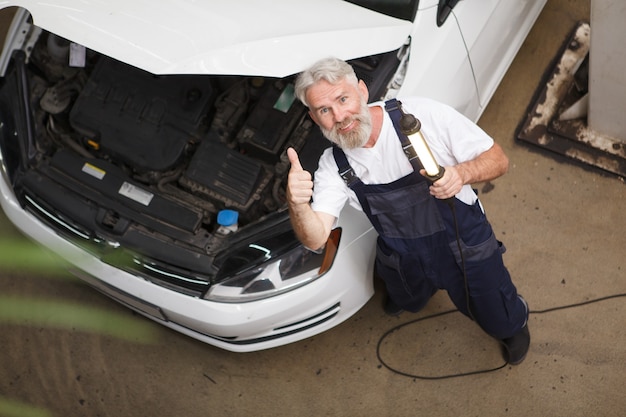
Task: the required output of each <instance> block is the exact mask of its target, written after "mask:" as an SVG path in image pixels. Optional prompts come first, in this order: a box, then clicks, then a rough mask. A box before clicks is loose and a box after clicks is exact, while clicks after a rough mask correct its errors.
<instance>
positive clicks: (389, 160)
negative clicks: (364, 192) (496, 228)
mask: <svg viewBox="0 0 626 417" xmlns="http://www.w3.org/2000/svg"><path fill="white" fill-rule="evenodd" d="M400 101H401V102H402V108H403V110H404V112H405V113H411V114H413V115H414V116H415V117H416V118H417V119H419V120H420V122H421V124H422V129H421V130H422V133H423V135H424V137H425V138H426V142H427V143H428V146H429V147H430V149H431V151H432V153H433V156H434V157H435V159H436V160H437V162H438V163H439V165H441V166H442V167H446V166H453V165H456V164H458V163H461V162H465V161H469V160H472V159H474V158H476V157H477V156H478V155H480V154H481V153H483V152H485V151H487V150H489V149H490V148H491V147H492V146H493V143H494V142H493V139H492V138H491V137H490V136H489V135H487V133H485V132H484V131H483V130H482V129H481V128H480V127H478V126H477V125H476V124H475V123H473V122H472V121H471V120H469V119H467V118H466V117H465V116H463V115H462V114H461V113H459V112H457V111H456V110H455V109H453V108H452V107H450V106H447V105H445V104H443V103H440V102H437V101H433V100H431V99H427V98H409V99H402V100H400ZM370 106H381V107H382V108H383V114H384V117H383V126H382V129H381V132H380V136H379V137H378V141H377V142H376V144H375V145H374V146H373V147H371V148H356V149H350V150H345V151H344V152H345V154H346V156H347V158H348V162H350V165H351V166H352V169H354V172H355V173H356V175H357V176H358V177H359V178H360V179H361V181H363V182H364V183H365V184H388V183H390V182H393V181H395V180H397V179H400V178H402V177H404V176H406V175H408V174H410V173H411V172H413V167H412V166H411V163H410V162H409V160H408V159H407V157H406V156H405V154H404V151H403V150H402V146H401V144H400V141H399V139H398V136H397V134H396V131H395V129H394V127H393V123H392V121H391V118H390V117H389V115H388V114H387V112H386V111H385V110H384V103H382V102H377V103H372V104H371V105H370ZM337 170H338V168H337V164H336V163H335V158H334V157H333V153H332V148H328V149H326V150H325V151H324V152H323V154H322V156H321V157H320V161H319V168H318V169H317V171H316V172H315V178H314V188H313V201H312V203H311V207H312V208H313V210H314V211H321V212H324V213H328V214H331V215H333V216H335V217H339V213H340V212H341V209H342V208H343V206H344V205H345V203H346V202H348V203H349V204H350V205H351V206H353V207H355V208H357V209H359V210H362V208H361V204H360V203H359V200H358V199H357V197H356V194H355V193H354V191H352V190H351V189H350V188H348V186H347V185H346V184H345V182H344V181H343V179H342V178H341V176H340V175H339V173H338V172H337ZM456 198H458V199H459V200H461V201H463V202H464V203H466V204H473V203H474V202H476V199H477V197H476V194H475V193H474V191H473V190H472V188H471V186H470V185H467V184H466V185H464V186H463V189H462V190H461V191H460V192H459V194H457V195H456Z"/></svg>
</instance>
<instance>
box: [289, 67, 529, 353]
mask: <svg viewBox="0 0 626 417" xmlns="http://www.w3.org/2000/svg"><path fill="white" fill-rule="evenodd" d="M295 91H296V96H297V97H298V98H299V99H300V100H301V101H302V102H303V103H304V104H305V105H306V106H307V107H308V109H309V115H310V116H311V118H312V119H313V121H314V122H315V123H316V124H317V125H318V126H319V127H320V129H321V131H322V133H323V134H324V135H325V136H326V137H327V138H328V139H329V140H330V141H331V142H332V143H333V145H334V146H332V147H330V148H328V149H326V150H325V151H324V153H323V154H322V156H321V157H320V160H319V167H318V169H317V171H316V172H315V180H314V181H313V179H312V176H311V174H310V173H309V172H307V171H305V170H304V169H303V168H302V166H301V164H300V161H299V159H298V155H297V153H296V151H295V150H294V149H293V148H290V149H288V150H287V153H288V156H289V160H290V162H291V168H290V172H289V177H288V184H287V201H288V206H289V212H290V217H291V222H292V225H293V228H294V231H295V233H296V235H297V236H298V238H299V239H300V241H301V242H302V244H303V245H305V246H306V247H308V248H311V249H319V248H322V247H323V246H324V245H325V243H326V240H327V239H328V236H329V234H330V231H331V229H332V228H333V226H334V224H335V222H336V219H337V217H338V216H339V213H340V212H341V210H342V208H343V206H344V205H345V204H346V203H348V204H350V205H352V206H354V207H356V208H357V209H359V210H362V211H363V212H365V214H366V215H367V216H368V218H369V219H370V221H371V223H372V225H373V226H374V228H375V229H376V231H377V232H378V239H377V247H376V260H375V270H376V273H377V275H378V276H380V277H381V278H382V280H383V281H384V283H385V286H386V289H387V294H388V298H387V302H386V304H385V311H386V312H387V313H389V314H399V313H400V312H401V311H402V310H407V311H412V312H416V311H419V310H420V309H421V308H422V307H424V306H425V304H426V303H427V302H428V300H429V299H430V298H431V297H432V295H433V294H434V293H435V292H436V291H437V290H439V289H444V290H446V291H447V292H448V295H449V297H450V299H451V300H452V302H453V303H454V305H455V306H456V307H457V308H458V309H459V310H460V311H461V312H462V313H463V314H465V315H466V316H468V317H470V318H472V319H473V320H475V321H476V322H477V323H478V324H479V325H480V326H481V328H482V329H483V330H484V331H485V332H486V333H488V334H489V335H491V336H492V337H494V338H496V339H498V340H499V341H500V342H501V343H502V346H503V355H504V358H505V360H506V361H507V362H508V363H510V364H514V365H516V364H519V363H521V362H522V361H523V360H524V358H525V357H526V353H527V351H528V348H529V344H530V333H529V331H528V325H527V319H528V306H527V304H526V302H525V301H524V299H523V298H522V297H520V296H519V295H518V294H517V290H516V288H515V286H514V284H513V283H512V281H511V277H510V275H509V272H508V270H507V269H506V267H505V265H504V263H503V260H502V253H503V252H504V247H503V245H502V243H501V242H499V241H498V240H496V238H495V235H494V233H493V231H492V229H491V226H490V224H489V222H488V221H487V219H486V217H485V214H484V211H483V209H482V206H481V204H480V202H479V200H478V197H477V195H476V193H475V192H474V190H473V189H472V188H471V185H470V184H472V183H475V182H482V181H488V180H491V179H494V178H497V177H499V176H501V175H502V174H504V173H505V172H506V171H507V169H508V158H507V157H506V155H505V154H504V152H503V150H502V148H501V147H500V146H499V145H498V144H497V143H495V142H494V141H493V139H492V138H491V137H489V136H488V135H487V134H486V133H485V132H484V131H483V130H482V129H480V128H479V127H478V126H477V125H476V124H475V123H472V122H471V121H470V120H468V119H467V118H465V117H464V116H463V115H461V114H460V113H458V112H457V111H456V110H454V109H453V108H451V107H449V106H447V105H444V104H442V103H439V102H436V101H433V100H430V99H426V98H418V97H415V98H403V99H402V100H401V103H399V102H398V101H396V100H390V101H388V102H385V103H383V102H376V103H372V104H370V105H368V104H367V101H368V98H369V92H368V89H367V86H366V85H365V83H364V82H363V81H362V80H359V79H358V78H357V76H356V74H355V72H354V70H353V68H352V67H351V66H350V65H349V64H348V63H346V62H344V61H342V60H339V59H336V58H327V59H323V60H320V61H318V62H317V63H315V64H314V65H312V66H311V67H310V68H308V69H307V70H305V71H303V72H302V73H301V74H300V75H299V76H298V78H297V80H296V84H295ZM399 107H402V109H403V110H405V111H407V112H410V113H412V114H413V115H415V116H416V117H417V118H418V119H419V120H420V121H421V124H422V131H423V132H424V135H425V137H426V140H427V142H428V145H429V146H430V148H431V151H432V153H433V155H434V156H435V159H436V160H437V161H438V162H439V164H441V165H442V166H443V167H444V168H445V171H444V173H443V176H442V177H441V178H440V179H438V180H436V181H435V182H431V181H429V180H428V179H427V178H426V177H425V176H424V174H425V172H424V171H423V170H420V166H417V167H415V166H414V165H413V164H412V163H411V162H410V161H409V159H408V158H407V156H406V155H405V152H404V150H403V146H402V143H401V141H403V140H404V141H406V140H407V139H406V136H404V137H403V134H402V132H401V130H400V129H399V127H398V126H397V121H398V118H399V115H400V114H401V113H400V111H399ZM405 144H406V142H405ZM457 232H458V234H457Z"/></svg>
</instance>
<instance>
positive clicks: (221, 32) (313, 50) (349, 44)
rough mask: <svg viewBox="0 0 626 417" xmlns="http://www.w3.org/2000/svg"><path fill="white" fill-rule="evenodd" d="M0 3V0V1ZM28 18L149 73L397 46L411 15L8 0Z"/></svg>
mask: <svg viewBox="0 0 626 417" xmlns="http://www.w3.org/2000/svg"><path fill="white" fill-rule="evenodd" d="M1 3H2V2H1V1H0V4H1ZM9 5H17V6H20V7H23V8H24V9H26V10H28V11H29V12H30V14H31V15H32V17H33V21H34V24H35V25H37V26H39V27H41V28H43V29H46V30H48V31H50V32H53V33H55V34H56V35H58V36H61V37H64V38H66V39H69V40H71V41H73V42H76V43H78V44H81V45H83V46H85V47H87V48H89V49H92V50H95V51H98V52H100V53H102V54H105V55H108V56H110V57H112V58H115V59H117V60H120V61H123V62H126V63H129V64H131V65H133V66H136V67H139V68H142V69H144V70H146V71H149V72H151V73H154V74H235V75H263V76H275V77H284V76H287V75H290V74H294V73H296V72H299V71H301V70H302V69H303V68H305V67H306V66H308V65H310V64H311V63H313V62H314V61H315V60H317V59H319V58H321V57H325V56H329V55H332V56H337V57H339V58H342V59H352V58H357V57H361V56H367V55H373V54H377V53H381V52H387V51H391V50H394V49H397V48H399V47H400V46H401V45H402V44H403V43H404V42H405V41H406V39H407V37H408V36H409V33H410V30H411V22H408V21H404V20H400V19H395V18H392V17H389V16H386V15H383V14H380V13H376V12H373V11H371V10H368V9H365V8H362V7H359V6H356V5H353V4H351V3H348V2H345V1H342V0H315V1H311V0H230V1H221V2H217V1H210V2H209V1H191V0H183V1H181V0H159V1H153V0H107V1H94V2H77V1H75V0H74V1H73V0H56V1H55V2H40V1H36V0H16V1H11V2H10V3H9V2H5V6H9Z"/></svg>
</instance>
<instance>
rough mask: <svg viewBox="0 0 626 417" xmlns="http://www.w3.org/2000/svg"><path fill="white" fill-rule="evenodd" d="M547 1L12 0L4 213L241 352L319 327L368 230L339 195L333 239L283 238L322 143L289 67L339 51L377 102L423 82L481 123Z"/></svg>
mask: <svg viewBox="0 0 626 417" xmlns="http://www.w3.org/2000/svg"><path fill="white" fill-rule="evenodd" d="M545 3H546V0H460V1H455V0H448V1H445V0H441V1H439V2H438V1H437V0H419V1H418V0H393V1H392V0H350V1H342V0H316V1H304V0H277V1H276V0H274V1H260V0H233V1H229V2H208V1H204V2H199V1H173V0H159V1H138V0H124V1H121V0H109V1H106V2H82V1H76V0H57V1H55V2H53V3H51V2H40V1H35V0H15V1H13V2H11V4H16V5H18V6H20V7H18V8H13V9H11V10H10V11H8V10H4V11H2V13H8V12H11V13H14V18H13V21H12V24H11V26H10V28H8V33H7V36H6V42H5V44H4V48H3V50H2V55H1V56H0V151H1V155H0V162H1V164H2V167H1V170H2V172H1V177H0V191H1V194H2V196H1V202H2V208H3V210H4V212H5V213H6V215H7V216H8V218H9V219H10V220H11V221H12V222H13V223H14V224H15V225H16V226H17V227H18V228H19V229H20V230H21V231H23V233H24V234H26V235H28V236H29V237H31V238H32V239H34V240H35V241H37V242H38V243H40V244H42V245H44V246H46V247H48V248H50V249H51V250H52V251H54V252H56V253H58V254H59V255H61V256H62V257H64V258H66V259H68V260H69V261H70V263H71V264H72V271H71V272H73V273H74V274H76V275H77V276H79V277H80V278H82V279H84V280H85V281H86V282H87V283H89V284H91V285H93V286H94V287H95V288H97V289H98V290H100V291H102V292H103V293H105V294H106V295H108V296H110V297H112V298H113V299H115V300H117V301H119V302H121V303H123V304H125V305H127V306H128V307H130V308H132V309H134V310H135V311H137V312H139V313H141V314H143V315H144V316H146V317H148V318H150V319H153V320H155V321H157V322H159V323H162V324H163V325H165V326H168V327H170V328H172V329H174V330H177V331H179V332H182V333H184V334H187V335H189V336H191V337H194V338H196V339H198V340H201V341H203V342H206V343H208V344H211V345H214V346H218V347H220V348H224V349H227V350H231V351H238V352H245V351H254V350H259V349H266V348H271V347H275V346H279V345H283V344H286V343H290V342H294V341H297V340H301V339H303V338H306V337H310V336H312V335H315V334H317V333H320V332H322V331H325V330H327V329H329V328H331V327H333V326H336V325H338V324H339V323H341V322H343V321H344V320H346V319H348V318H349V317H350V316H351V315H353V314H354V313H355V312H356V311H357V310H359V309H360V308H361V307H362V306H363V305H364V304H365V303H366V302H367V301H368V300H369V299H370V297H371V296H372V294H373V291H374V290H373V282H372V275H373V271H372V269H373V259H374V244H375V237H376V235H375V232H374V231H373V229H372V228H371V226H370V224H369V222H368V220H367V218H366V217H365V216H364V215H363V214H362V213H360V212H357V211H355V210H354V209H351V208H350V207H346V208H345V210H344V211H343V212H342V214H341V217H340V219H339V221H338V227H337V229H336V230H335V231H334V232H333V234H332V236H331V238H330V240H329V244H328V245H327V247H326V249H325V251H324V253H313V252H311V251H308V250H306V249H305V248H303V247H302V246H301V245H300V244H299V243H298V241H297V240H296V238H295V237H294V234H293V231H292V229H291V227H290V223H289V218H288V213H287V211H286V209H285V199H284V194H285V190H284V189H285V177H286V174H287V172H288V169H289V162H288V159H287V158H286V155H285V149H286V148H287V147H289V146H292V147H294V148H295V149H296V150H298V152H299V154H300V158H301V161H302V163H303V165H304V167H305V168H306V169H308V170H310V171H312V172H313V171H314V170H315V168H316V166H317V158H318V156H319V155H320V154H321V152H322V150H323V149H324V148H325V147H327V146H328V142H326V140H325V139H323V138H322V136H321V134H320V132H319V130H318V129H317V127H316V126H314V124H313V123H312V122H311V120H310V119H309V118H308V115H307V111H306V108H304V107H303V106H302V104H301V103H299V102H298V101H296V100H294V97H293V84H292V81H293V79H294V76H295V74H297V73H298V72H299V71H301V70H302V69H304V68H305V67H307V66H308V65H310V64H312V63H313V62H314V61H316V60H317V59H319V58H322V57H326V56H330V55H332V56H337V57H340V58H343V59H346V60H350V62H351V63H352V64H353V65H354V67H355V69H356V71H357V74H358V75H359V77H360V78H361V79H363V80H364V81H365V82H366V83H367V84H368V86H369V88H370V93H371V99H372V100H380V99H385V98H387V97H395V96H400V97H401V96H407V95H422V96H429V97H431V98H434V99H438V100H440V101H443V102H446V103H448V104H450V105H452V106H454V107H455V108H457V109H458V110H460V111H461V112H462V113H464V114H465V115H466V116H468V117H469V118H470V119H473V120H477V119H478V117H479V116H480V114H481V113H482V111H483V110H484V108H485V106H486V105H487V103H488V101H489V99H490V97H491V96H492V94H493V92H494V91H495V89H496V87H497V85H498V84H499V82H500V80H501V78H502V77H503V75H504V73H505V72H506V70H507V68H508V66H509V65H510V63H511V61H512V60H513V58H514V56H515V54H516V53H517V51H518V49H519V47H520V46H521V44H522V42H523V41H524V39H525V37H526V35H527V34H528V32H529V30H530V28H531V27H532V25H533V23H534V22H535V20H536V18H537V17H538V15H539V13H540V12H541V10H542V8H543V6H544V5H545ZM4 4H5V5H6V4H7V2H4Z"/></svg>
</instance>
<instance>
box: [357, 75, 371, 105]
mask: <svg viewBox="0 0 626 417" xmlns="http://www.w3.org/2000/svg"><path fill="white" fill-rule="evenodd" d="M359 91H360V92H361V94H362V95H363V98H364V99H365V102H367V101H368V100H369V98H370V92H369V90H368V89H367V84H365V81H363V80H359Z"/></svg>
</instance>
